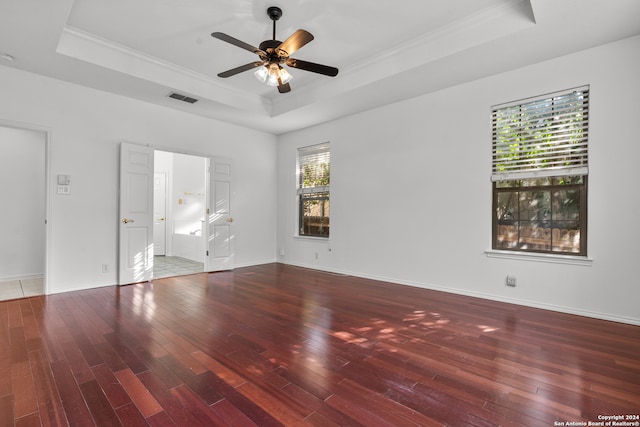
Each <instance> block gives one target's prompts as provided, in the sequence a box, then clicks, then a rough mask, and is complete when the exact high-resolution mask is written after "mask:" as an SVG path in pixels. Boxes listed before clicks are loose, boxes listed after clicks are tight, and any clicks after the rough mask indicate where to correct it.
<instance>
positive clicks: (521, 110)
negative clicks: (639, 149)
mask: <svg viewBox="0 0 640 427" xmlns="http://www.w3.org/2000/svg"><path fill="white" fill-rule="evenodd" d="M492 127H493V137H492V139H493V144H492V145H493V167H492V175H491V179H492V181H493V207H492V209H493V214H492V217H493V227H492V229H493V245H492V246H493V249H503V250H515V251H527V252H544V253H555V254H571V255H583V256H586V254H587V239H586V232H587V177H588V128H589V88H588V87H582V88H578V89H573V90H568V91H564V92H562V93H554V94H549V95H545V96H542V97H539V98H536V99H530V100H525V101H518V102H515V103H510V104H505V105H500V106H495V107H493V108H492Z"/></svg>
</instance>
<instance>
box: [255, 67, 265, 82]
mask: <svg viewBox="0 0 640 427" xmlns="http://www.w3.org/2000/svg"><path fill="white" fill-rule="evenodd" d="M253 75H254V76H256V79H258V80H260V81H261V82H262V83H266V81H267V77H269V70H267V66H266V65H265V66H264V67H258V69H257V70H256V72H255V73H253Z"/></svg>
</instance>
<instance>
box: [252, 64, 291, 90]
mask: <svg viewBox="0 0 640 427" xmlns="http://www.w3.org/2000/svg"><path fill="white" fill-rule="evenodd" d="M253 74H254V75H255V76H256V78H257V79H258V80H260V81H261V82H262V83H266V84H267V85H268V86H279V85H280V84H283V85H285V84H287V83H289V82H290V81H291V79H292V78H293V76H292V75H291V73H289V72H288V71H287V70H286V69H284V68H282V66H280V65H279V64H267V65H265V66H264V67H258V69H257V70H256V71H255V73H253Z"/></svg>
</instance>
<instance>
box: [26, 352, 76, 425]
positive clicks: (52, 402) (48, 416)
mask: <svg viewBox="0 0 640 427" xmlns="http://www.w3.org/2000/svg"><path fill="white" fill-rule="evenodd" d="M29 361H30V363H31V371H32V373H33V380H34V386H35V393H36V397H37V403H38V412H39V414H40V422H41V423H42V425H43V426H45V427H46V426H60V425H67V416H66V414H65V411H64V407H63V406H62V401H61V400H60V394H59V393H58V389H57V387H56V382H55V379H54V377H53V373H52V371H51V367H50V365H49V361H48V360H47V357H46V355H45V354H44V353H43V352H42V351H32V352H30V353H29Z"/></svg>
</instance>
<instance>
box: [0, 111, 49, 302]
mask: <svg viewBox="0 0 640 427" xmlns="http://www.w3.org/2000/svg"><path fill="white" fill-rule="evenodd" d="M0 126H2V127H7V128H14V129H20V130H26V131H33V132H40V133H42V134H43V135H44V181H45V182H44V266H43V275H44V277H43V280H42V282H43V283H42V287H43V289H42V290H43V293H44V295H49V293H50V291H51V289H50V281H49V274H50V272H51V265H50V260H51V256H50V254H51V228H52V227H51V222H50V218H51V196H50V194H51V192H50V190H51V179H50V178H51V177H50V176H49V173H50V171H51V156H50V153H51V144H52V140H53V131H52V129H51V128H49V127H46V126H41V125H37V124H32V123H22V122H14V121H10V120H5V119H2V118H0Z"/></svg>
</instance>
